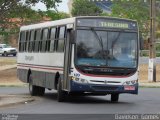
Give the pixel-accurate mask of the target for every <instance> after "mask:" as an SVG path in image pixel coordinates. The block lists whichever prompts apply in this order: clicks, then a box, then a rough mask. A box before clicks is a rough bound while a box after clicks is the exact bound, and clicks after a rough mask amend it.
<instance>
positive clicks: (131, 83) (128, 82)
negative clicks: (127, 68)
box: [123, 80, 138, 85]
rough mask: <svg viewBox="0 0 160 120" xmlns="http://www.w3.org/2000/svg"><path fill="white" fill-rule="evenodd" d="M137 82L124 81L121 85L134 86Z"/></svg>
mask: <svg viewBox="0 0 160 120" xmlns="http://www.w3.org/2000/svg"><path fill="white" fill-rule="evenodd" d="M137 82H138V80H132V81H126V82H124V83H123V85H135V84H136V83H137Z"/></svg>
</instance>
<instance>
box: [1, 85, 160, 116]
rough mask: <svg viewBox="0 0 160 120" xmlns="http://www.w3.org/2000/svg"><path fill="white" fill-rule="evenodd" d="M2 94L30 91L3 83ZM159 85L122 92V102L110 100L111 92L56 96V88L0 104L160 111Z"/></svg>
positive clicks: (44, 109) (28, 109)
mask: <svg viewBox="0 0 160 120" xmlns="http://www.w3.org/2000/svg"><path fill="white" fill-rule="evenodd" d="M0 94H18V95H21V94H22V95H29V94H28V88H27V87H24V88H22V87H17V88H16V87H2V88H0ZM159 96H160V88H140V90H139V95H128V94H124V95H120V100H119V103H111V102H110V96H109V95H108V96H83V97H74V98H69V99H68V100H67V101H66V102H63V103H59V102H57V100H56V97H57V94H56V92H55V91H47V93H46V94H45V96H43V97H35V99H36V101H34V102H31V103H28V104H21V105H15V106H12V107H5V108H0V113H13V114H56V113H57V114H110V113H112V114H113V113H135V114H137V113H141V114H143V113H160V97H159Z"/></svg>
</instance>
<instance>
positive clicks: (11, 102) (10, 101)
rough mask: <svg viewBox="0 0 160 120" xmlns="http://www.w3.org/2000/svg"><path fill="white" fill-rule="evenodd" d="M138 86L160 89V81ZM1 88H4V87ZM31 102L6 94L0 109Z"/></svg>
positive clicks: (1, 99) (20, 96) (27, 99)
mask: <svg viewBox="0 0 160 120" xmlns="http://www.w3.org/2000/svg"><path fill="white" fill-rule="evenodd" d="M15 67H16V65H11V66H5V67H3V68H0V71H2V70H6V69H11V68H15ZM139 85H140V87H151V88H155V87H156V88H160V81H159V82H140V83H139ZM2 86H3V87H5V86H4V85H2ZM2 86H0V87H2ZM7 86H15V85H12V84H7ZM7 86H6V87H7ZM19 87H20V86H19ZM32 101H34V98H33V97H28V96H25V95H8V94H4V95H0V107H4V106H10V105H16V104H25V103H28V102H32Z"/></svg>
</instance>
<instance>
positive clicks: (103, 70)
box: [101, 69, 113, 72]
mask: <svg viewBox="0 0 160 120" xmlns="http://www.w3.org/2000/svg"><path fill="white" fill-rule="evenodd" d="M101 71H102V72H113V71H112V70H111V69H101Z"/></svg>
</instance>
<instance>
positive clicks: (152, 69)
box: [148, 0, 156, 82]
mask: <svg viewBox="0 0 160 120" xmlns="http://www.w3.org/2000/svg"><path fill="white" fill-rule="evenodd" d="M150 19H151V20H150V52H149V66H148V81H149V82H156V39H155V31H156V24H155V23H156V0H150Z"/></svg>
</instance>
